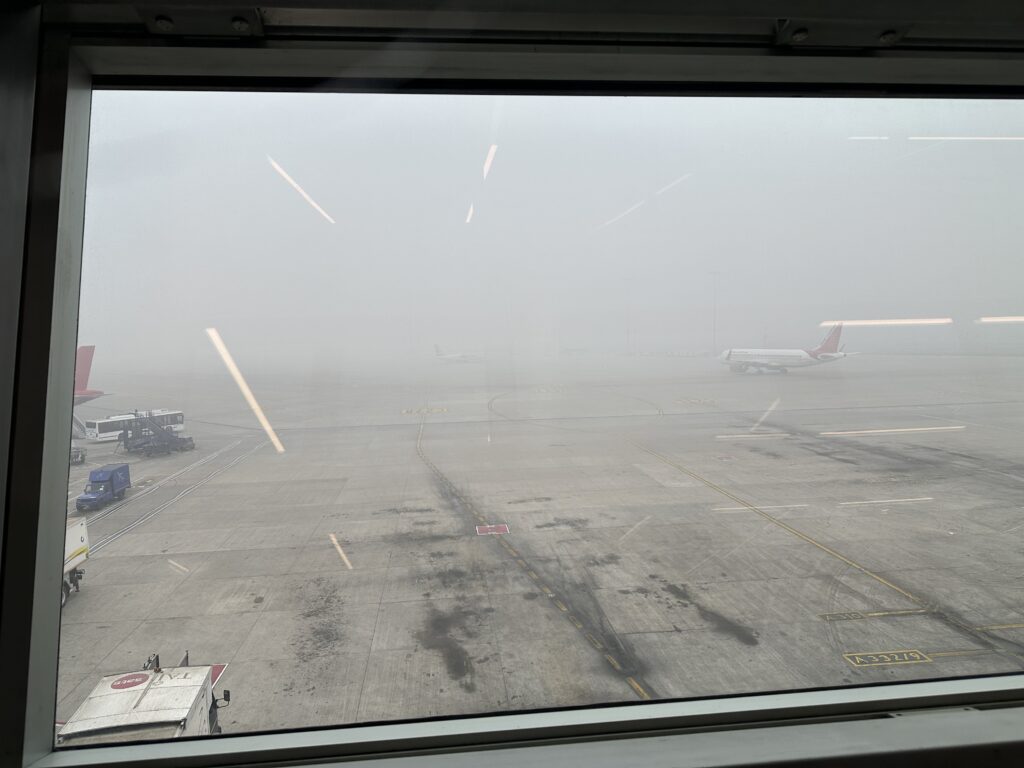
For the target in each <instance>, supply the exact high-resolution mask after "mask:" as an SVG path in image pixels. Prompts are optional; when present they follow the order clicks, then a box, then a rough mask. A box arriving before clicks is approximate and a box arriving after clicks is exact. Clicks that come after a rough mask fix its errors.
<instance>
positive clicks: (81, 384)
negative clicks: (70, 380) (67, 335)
mask: <svg viewBox="0 0 1024 768" xmlns="http://www.w3.org/2000/svg"><path fill="white" fill-rule="evenodd" d="M95 351H96V347H93V346H89V347H79V348H78V353H77V354H76V355H75V405H81V404H82V403H87V402H89V401H90V400H95V399H96V398H97V397H102V396H103V395H104V394H106V393H105V392H101V391H100V390H98V389H89V371H90V370H92V356H93V353H94V352H95Z"/></svg>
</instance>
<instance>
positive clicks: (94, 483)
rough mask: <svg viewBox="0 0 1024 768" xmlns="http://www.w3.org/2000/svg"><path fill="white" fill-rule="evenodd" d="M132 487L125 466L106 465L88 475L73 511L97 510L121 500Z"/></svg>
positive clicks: (126, 466)
mask: <svg viewBox="0 0 1024 768" xmlns="http://www.w3.org/2000/svg"><path fill="white" fill-rule="evenodd" d="M131 487H132V478H131V475H130V474H129V472H128V465H127V464H107V465H105V466H102V467H100V468H99V469H94V470H93V471H92V472H90V473H89V482H88V483H87V484H86V486H85V490H84V491H83V492H82V495H81V496H79V497H78V498H77V499H75V509H77V510H78V511H79V512H82V511H84V510H87V509H99V508H100V507H102V506H104V505H106V504H109V503H110V502H112V501H114V500H115V499H123V498H124V492H125V491H127V490H128V489H129V488H131Z"/></svg>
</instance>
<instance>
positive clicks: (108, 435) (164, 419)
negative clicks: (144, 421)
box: [85, 408, 185, 443]
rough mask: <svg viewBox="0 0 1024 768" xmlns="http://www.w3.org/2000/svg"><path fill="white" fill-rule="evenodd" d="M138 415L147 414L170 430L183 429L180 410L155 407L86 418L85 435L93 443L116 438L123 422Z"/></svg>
mask: <svg viewBox="0 0 1024 768" xmlns="http://www.w3.org/2000/svg"><path fill="white" fill-rule="evenodd" d="M140 416H148V417H149V418H151V419H153V421H155V422H156V423H157V424H159V425H160V426H161V427H163V428H164V429H170V430H171V431H172V432H184V431H185V414H184V413H182V412H181V411H169V410H167V409H166V408H157V409H155V410H152V411H138V412H136V413H121V414H117V415H114V416H107V417H106V418H105V419H95V420H87V421H86V422H85V437H86V439H87V440H90V441H92V442H94V443H102V442H107V441H112V440H117V438H118V437H119V436H120V435H121V430H123V429H124V422H126V421H131V420H132V419H137V418H139V417H140Z"/></svg>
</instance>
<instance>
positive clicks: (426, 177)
mask: <svg viewBox="0 0 1024 768" xmlns="http://www.w3.org/2000/svg"><path fill="white" fill-rule="evenodd" d="M961 135H968V136H993V135H1003V136H1005V135H1024V104H1019V103H1017V102H1014V101H945V102H943V101H933V100H884V101H882V100H874V101H872V100H845V99H831V100H814V99H726V98H688V99H682V98H680V99H676V98H646V97H645V98H634V97H630V98H622V97H607V98H606V97H600V98H597V97H540V96H538V97H518V96H517V97H491V96H436V95H366V94H280V93H242V94H228V93H186V92H165V93H161V92H129V91H107V92H104V91H99V92H96V93H95V94H94V98H93V111H92V128H91V139H90V146H91V148H90V158H89V171H88V187H87V213H86V232H85V257H84V265H83V281H82V305H81V319H80V329H79V330H80V333H79V338H80V343H88V344H96V345H97V347H98V352H97V357H96V365H97V368H96V370H97V371H98V370H100V369H101V368H104V367H105V368H106V369H107V370H129V369H131V368H133V367H138V366H144V367H146V368H147V369H149V370H152V371H155V372H159V371H161V370H172V369H175V368H178V367H180V366H189V367H196V366H198V367H200V368H202V367H209V366H216V365H219V362H218V361H217V360H216V358H215V356H214V354H213V352H212V349H211V348H210V345H209V341H208V340H207V338H206V335H205V333H204V330H203V329H204V328H206V327H210V326H213V327H217V328H218V329H219V330H220V332H221V334H222V335H223V337H224V339H225V342H226V343H227V344H228V346H229V348H231V350H232V352H233V353H234V355H235V357H236V359H237V360H239V362H240V363H243V362H244V363H247V364H248V365H249V366H257V367H262V368H265V369H271V368H274V367H275V366H280V367H282V368H294V367H296V366H297V367H299V368H302V369H312V368H317V369H335V370H345V369H346V368H348V367H350V366H357V365H361V364H371V363H373V362H374V361H380V360H386V359H388V360H401V359H405V358H409V359H411V358H414V357H415V358H424V357H428V356H429V355H432V354H433V348H434V345H435V344H438V345H441V346H442V347H443V348H446V351H448V350H451V351H454V352H473V353H483V354H491V355H495V354H501V355H512V356H522V357H523V358H524V359H525V358H530V357H534V358H544V357H545V356H550V355H557V354H558V352H559V350H560V349H565V348H570V349H577V348H585V349H590V350H593V351H595V352H601V353H609V354H616V353H620V352H623V351H629V350H632V351H639V352H667V351H673V352H694V353H708V352H715V353H717V352H718V351H720V350H721V349H723V348H726V347H731V346H737V347H742V346H761V345H762V344H768V345H770V346H783V347H808V346H811V345H813V344H815V343H816V342H817V341H818V340H819V338H820V337H821V335H823V333H824V331H822V330H821V329H820V328H819V327H818V324H819V323H820V322H822V321H823V320H833V319H844V318H845V319H849V318H892V317H936V316H952V317H954V318H955V320H956V323H955V324H954V326H952V327H940V328H915V329H849V330H848V331H847V332H846V334H845V339H844V340H845V341H846V342H847V345H848V349H849V350H851V351H854V350H859V351H866V352H871V351H883V352H884V351H914V350H918V351H930V352H954V353H955V352H958V351H962V350H963V348H964V344H965V343H966V342H965V340H968V341H969V340H973V342H972V343H975V346H977V344H979V343H980V345H981V346H980V347H978V348H981V349H984V348H987V346H988V347H991V348H992V349H999V350H1001V351H1007V349H1011V350H1012V349H1013V348H1014V344H1016V343H1017V342H1018V341H1019V340H1020V339H1021V335H1020V332H1021V329H1019V328H983V329H979V328H977V327H976V326H974V325H973V324H972V323H971V321H972V320H973V319H974V318H976V317H978V316H979V315H1004V314H1006V315H1009V314H1014V315H1016V314H1024V298H1022V297H1021V286H1022V285H1024V258H1022V256H1021V253H1022V250H1021V244H1022V240H1024V224H1022V220H1021V219H1022V217H1021V214H1020V205H1019V190H1018V187H1019V184H1020V179H1021V178H1024V175H1022V172H1024V142H975V141H962V142H955V141H911V140H908V138H907V137H909V136H961ZM851 136H887V137H889V138H888V139H887V140H851V139H849V138H848V137H851ZM492 144H496V145H497V147H498V149H497V153H496V155H495V158H494V163H493V165H492V167H491V170H490V173H489V175H488V177H487V178H486V180H485V179H484V177H483V164H484V160H485V158H486V156H487V153H488V148H489V147H490V146H491V145H492ZM268 156H269V157H272V158H273V159H274V160H275V161H276V162H277V163H279V164H280V166H281V167H282V168H283V169H284V170H285V171H286V172H287V173H288V174H289V175H290V176H291V177H292V178H293V179H294V180H295V181H296V182H297V183H298V184H300V185H301V186H302V188H303V189H304V190H305V191H306V192H307V193H308V194H309V195H310V196H311V197H312V198H313V199H314V200H315V201H316V202H317V203H318V204H319V205H320V206H322V208H323V209H324V210H325V211H326V212H327V213H328V214H329V215H330V216H331V217H333V218H334V220H335V221H336V223H335V224H333V225H332V224H330V223H329V222H328V221H327V220H326V219H324V218H323V217H322V216H321V215H320V214H319V213H318V212H317V211H316V210H314V208H313V207H312V206H310V205H309V204H308V203H307V202H306V201H305V200H303V198H302V197H301V196H300V195H299V194H298V193H297V192H296V191H295V190H294V189H293V188H292V187H291V186H289V185H288V184H287V183H286V182H285V181H284V180H283V179H282V178H281V176H280V175H278V173H277V172H275V170H274V169H273V168H272V167H271V164H270V162H269V161H268ZM684 176H685V178H683V179H682V180H681V181H679V179H680V178H682V177H684ZM676 181H678V183H675V184H674V185H673V182H676ZM670 185H671V186H670ZM471 204H472V205H473V211H474V212H473V218H472V221H471V222H470V223H469V224H466V223H465V220H466V216H467V212H468V209H469V206H470V205H471ZM630 209H632V210H631V212H629V213H627V214H626V215H624V216H623V215H622V214H623V213H625V212H627V211H630ZM617 217H619V218H617ZM712 273H717V274H716V276H713V275H712ZM715 283H717V312H715V311H714V303H715V301H714V298H715V297H714V293H715V291H714V290H713V286H714V284H715ZM715 319H717V328H715V327H713V326H714V325H716V323H715ZM979 334H980V336H979ZM985 334H989V336H985ZM980 337H985V338H983V339H982V341H981V342H978V339H979V338H980ZM1008 339H1009V340H1010V341H1009V342H1008V341H1007V340H1008ZM1008 344H1009V346H1008ZM986 345H987V346H986ZM1017 351H1019V350H1017Z"/></svg>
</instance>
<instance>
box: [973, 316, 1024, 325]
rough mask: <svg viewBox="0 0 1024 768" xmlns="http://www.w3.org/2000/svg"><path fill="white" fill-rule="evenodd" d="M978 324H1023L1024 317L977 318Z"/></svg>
mask: <svg viewBox="0 0 1024 768" xmlns="http://www.w3.org/2000/svg"><path fill="white" fill-rule="evenodd" d="M978 322H979V323H1024V315H1002V316H999V317H979V318H978Z"/></svg>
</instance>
